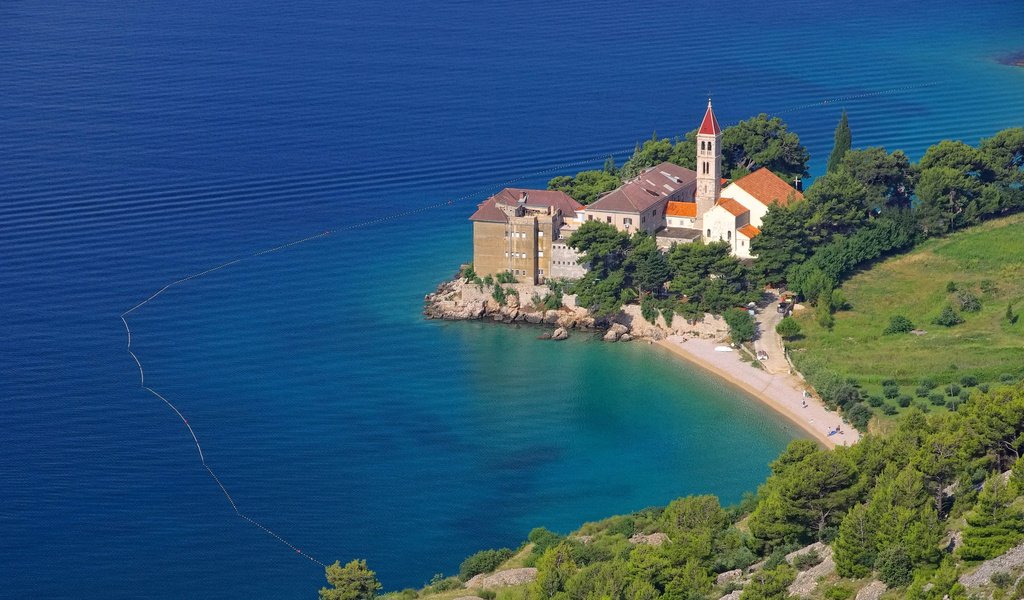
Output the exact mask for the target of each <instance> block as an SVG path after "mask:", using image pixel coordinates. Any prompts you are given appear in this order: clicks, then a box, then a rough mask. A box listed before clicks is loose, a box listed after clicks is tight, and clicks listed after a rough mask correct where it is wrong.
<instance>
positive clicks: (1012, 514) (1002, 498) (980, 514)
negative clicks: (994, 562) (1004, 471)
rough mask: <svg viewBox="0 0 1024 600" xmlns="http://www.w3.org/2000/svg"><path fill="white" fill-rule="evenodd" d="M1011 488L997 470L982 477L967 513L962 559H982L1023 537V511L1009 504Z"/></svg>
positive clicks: (1011, 545)
mask: <svg viewBox="0 0 1024 600" xmlns="http://www.w3.org/2000/svg"><path fill="white" fill-rule="evenodd" d="M1013 500H1014V495H1013V491H1012V489H1011V486H1010V485H1009V484H1008V482H1007V481H1006V480H1005V479H1004V478H1003V476H1002V475H1000V474H999V473H995V474H993V475H992V476H991V477H989V478H988V480H987V481H985V487H984V488H982V490H981V493H980V494H978V503H977V504H976V505H975V506H974V510H973V511H971V512H969V513H967V527H965V528H964V545H963V546H961V547H960V557H961V558H963V559H964V560H986V559H989V558H993V557H996V556H999V555H1000V554H1002V553H1003V552H1005V551H1007V550H1009V549H1010V548H1012V547H1013V546H1014V545H1015V544H1016V543H1017V542H1019V541H1020V540H1021V539H1022V538H1024V514H1021V512H1020V510H1019V509H1017V508H1014V507H1013V506H1011V504H1012V503H1013Z"/></svg>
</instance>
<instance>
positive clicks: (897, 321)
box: [882, 315, 914, 335]
mask: <svg viewBox="0 0 1024 600" xmlns="http://www.w3.org/2000/svg"><path fill="white" fill-rule="evenodd" d="M913 329H914V323H913V322H911V320H910V319H908V318H906V317H904V316H903V315H893V316H891V317H889V326H888V327H886V328H885V331H883V332H882V334H883V335H892V334H894V333H908V332H910V331H912V330H913Z"/></svg>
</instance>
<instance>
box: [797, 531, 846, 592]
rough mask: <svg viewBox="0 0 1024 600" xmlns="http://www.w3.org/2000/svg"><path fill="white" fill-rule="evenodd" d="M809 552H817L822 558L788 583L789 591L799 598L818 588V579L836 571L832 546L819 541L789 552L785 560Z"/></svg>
mask: <svg viewBox="0 0 1024 600" xmlns="http://www.w3.org/2000/svg"><path fill="white" fill-rule="evenodd" d="M811 552H815V553H817V555H818V556H819V557H820V558H821V559H822V560H821V562H820V563H818V564H816V565H814V566H813V567H810V568H808V569H806V570H804V571H800V572H799V573H797V576H796V579H795V580H794V581H793V583H791V584H790V585H789V593H790V594H792V595H794V596H798V597H801V598H804V597H807V596H810V595H811V594H813V593H814V591H815V590H816V589H818V579H820V578H822V577H827V576H828V575H831V574H832V573H835V571H836V563H835V562H834V561H833V560H832V548H830V547H828V546H826V545H825V544H822V543H821V542H816V543H814V544H811V545H810V546H807V547H805V548H801V549H799V550H797V551H795V552H790V553H789V554H787V555H786V561H787V562H789V563H792V562H793V559H795V558H797V557H798V556H803V555H806V554H810V553H811Z"/></svg>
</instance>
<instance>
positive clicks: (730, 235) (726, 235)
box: [725, 231, 732, 242]
mask: <svg viewBox="0 0 1024 600" xmlns="http://www.w3.org/2000/svg"><path fill="white" fill-rule="evenodd" d="M725 239H727V240H729V241H730V242H731V241H732V232H731V231H726V232H725Z"/></svg>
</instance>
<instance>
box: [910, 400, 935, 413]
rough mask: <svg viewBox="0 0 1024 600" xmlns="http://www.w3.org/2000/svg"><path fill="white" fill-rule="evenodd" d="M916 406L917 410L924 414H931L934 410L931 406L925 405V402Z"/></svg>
mask: <svg viewBox="0 0 1024 600" xmlns="http://www.w3.org/2000/svg"><path fill="white" fill-rule="evenodd" d="M914 406H917V409H918V410H920V411H921V412H923V413H926V412H929V411H931V409H932V407H931V406H929V405H928V404H925V403H924V402H918V403H917V404H915V405H914Z"/></svg>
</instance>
